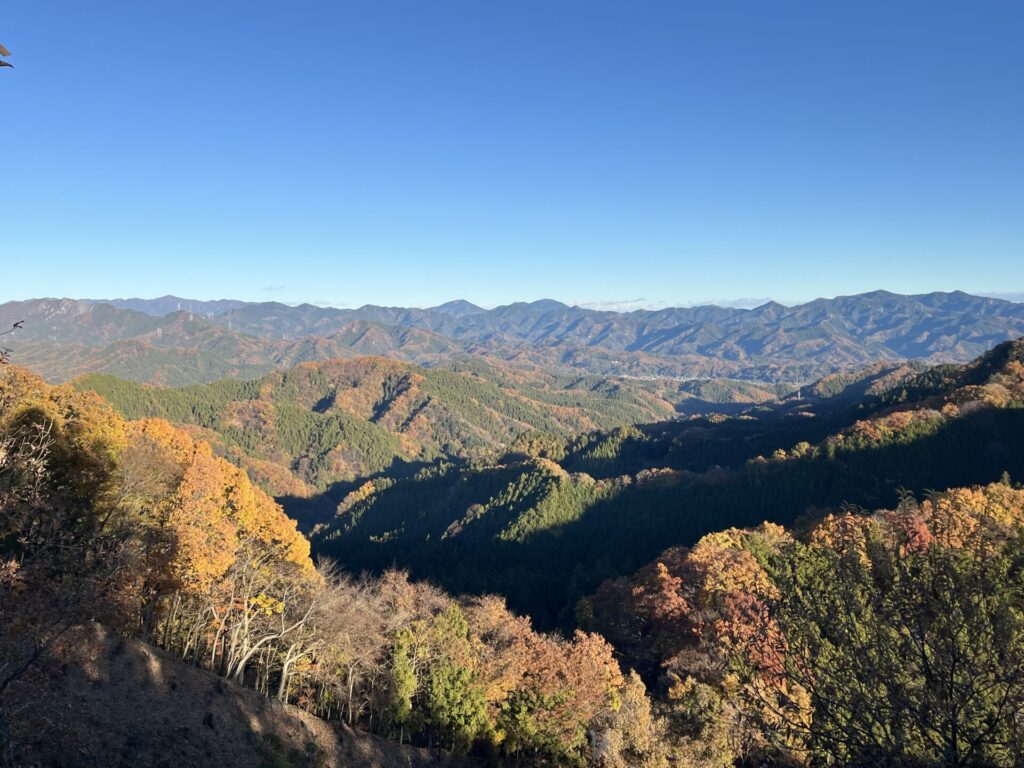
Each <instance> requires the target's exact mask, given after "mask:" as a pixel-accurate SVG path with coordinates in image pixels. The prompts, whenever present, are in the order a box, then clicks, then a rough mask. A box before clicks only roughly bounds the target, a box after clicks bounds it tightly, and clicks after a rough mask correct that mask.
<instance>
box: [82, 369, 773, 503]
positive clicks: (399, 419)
mask: <svg viewBox="0 0 1024 768" xmlns="http://www.w3.org/2000/svg"><path fill="white" fill-rule="evenodd" d="M76 386H77V387H78V388H79V389H83V390H92V391H95V392H97V393H99V394H101V395H103V396H104V397H105V398H106V399H107V400H108V401H109V402H111V403H112V404H113V405H114V406H115V407H116V408H117V409H118V410H119V411H120V412H121V413H122V414H123V415H125V416H126V417H128V418H133V419H137V418H144V417H154V416H157V417H162V418H167V419H170V420H171V421H174V422H176V423H179V424H184V425H189V426H190V427H192V428H193V429H194V431H195V434H197V435H199V436H201V437H203V438H204V439H206V440H209V441H210V442H212V443H213V444H214V445H216V446H217V447H218V450H219V451H220V452H221V453H222V454H224V455H226V456H228V457H229V458H231V459H232V461H234V462H235V463H237V464H239V465H240V466H243V467H245V468H246V469H247V470H248V471H249V472H250V474H251V475H252V476H253V477H254V478H256V479H257V481H258V482H260V483H261V484H262V485H263V486H264V487H265V488H266V489H267V490H269V491H270V492H271V493H273V494H274V495H276V496H279V497H300V498H302V497H310V496H314V495H315V494H316V493H318V492H323V491H327V490H330V489H331V487H332V486H336V485H340V486H342V487H341V488H335V489H334V491H332V493H335V494H336V493H338V492H341V493H342V495H343V494H344V492H347V490H350V488H349V489H345V488H344V484H346V483H351V482H352V481H355V480H357V479H359V478H366V477H370V476H375V475H379V474H381V473H383V472H385V471H387V472H390V473H392V474H401V473H402V472H408V473H411V472H414V471H416V470H417V469H418V468H420V467H421V466H424V465H425V464H429V463H432V462H435V461H437V460H439V459H442V458H447V459H458V460H468V459H472V458H473V457H484V456H488V455H494V454H496V453H497V452H500V451H502V450H504V448H505V447H506V446H508V445H509V444H510V443H512V442H513V440H515V439H516V438H517V437H518V436H519V435H521V434H522V433H525V432H542V433H545V434H554V435H562V436H568V435H572V434H576V433H579V432H583V431H588V430H593V429H602V428H611V427H613V426H618V425H623V424H634V423H641V422H647V421H652V420H660V419H666V418H669V417H671V416H672V414H673V413H674V412H675V410H674V405H673V403H672V402H670V401H669V400H667V399H665V398H672V400H674V401H676V402H678V403H691V402H693V403H704V402H705V401H703V400H702V399H700V398H698V397H696V396H695V395H693V394H692V393H690V392H687V391H685V390H684V387H683V386H682V385H672V386H670V387H667V388H666V387H665V386H662V385H659V384H657V383H653V382H630V381H614V380H603V379H598V378H579V377H576V378H572V379H565V378H559V377H553V376H541V375H539V374H527V373H525V372H521V371H518V370H516V369H506V368H499V367H495V366H491V365H487V364H484V363H482V362H476V363H475V364H473V365H472V366H462V367H459V368H457V369H455V370H447V369H441V368H433V369H427V368H418V367H416V366H412V365H408V364H405V363H399V362H395V361H391V360H386V359H383V358H360V359H356V360H335V361H329V362H324V363H307V364H303V365H301V366H298V367H296V368H293V369H290V370H288V371H285V372H282V373H271V374H268V375H266V376H264V377H262V378H260V379H256V380H252V381H241V380H227V381H222V382H216V383H213V384H207V385H196V386H192V387H187V388H183V389H162V388H155V387H147V386H142V385H139V384H135V383H133V382H128V381H124V380H121V379H117V378H114V377H111V376H105V375H99V374H94V375H91V376H86V377H84V378H82V379H80V380H78V381H77V382H76ZM717 394H721V395H722V396H727V397H728V396H731V397H733V398H736V399H742V398H744V397H747V398H756V399H760V398H764V397H768V396H769V395H768V393H766V392H759V391H756V390H754V391H751V388H750V387H742V386H737V387H731V386H725V387H723V389H722V391H721V392H720V393H717ZM340 498H341V497H340V496H338V497H337V499H336V500H335V501H334V502H333V504H331V505H330V510H333V507H334V506H335V505H336V504H337V501H338V500H340ZM289 506H290V504H289ZM294 514H297V515H299V516H302V515H304V514H306V513H304V512H294Z"/></svg>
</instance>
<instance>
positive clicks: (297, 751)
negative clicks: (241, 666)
mask: <svg viewBox="0 0 1024 768" xmlns="http://www.w3.org/2000/svg"><path fill="white" fill-rule="evenodd" d="M18 710H20V711H18ZM9 711H11V712H17V714H16V715H15V716H14V717H12V731H13V735H14V738H15V741H16V744H17V745H18V764H19V765H26V766H34V765H39V766H69V767H70V766H75V767H76V768H79V767H81V768H86V767H90V768H91V767H92V766H96V768H99V766H103V768H107V767H110V768H114V767H115V766H124V767H125V768H128V766H131V768H150V767H151V766H152V767H153V768H157V767H160V768H189V767H190V766H246V767H249V766H252V768H288V767H290V766H294V767H295V768H298V767H299V766H310V767H313V766H315V767H316V768H401V767H406V766H407V767H408V768H428V767H429V768H435V767H440V766H445V765H450V763H448V762H447V761H445V760H443V759H442V758H439V757H436V756H434V755H432V754H430V753H428V752H427V751H425V750H415V749H410V748H404V747H399V746H398V745H397V744H394V743H392V742H389V741H387V740H384V739H380V738H378V737H375V736H371V735H368V734H364V733H358V732H355V731H352V730H350V729H348V728H346V727H344V726H340V725H338V724H334V723H327V722H326V721H323V720H320V719H319V718H316V717H314V716H312V715H310V714H309V713H307V712H304V711H302V710H300V709H298V708H296V707H292V706H288V705H284V704H280V703H278V702H274V701H271V700H269V699H266V698H264V697H263V696H260V695H259V694H257V693H255V692H253V691H250V690H248V689H245V688H240V687H238V686H235V685H232V684H230V683H227V682H226V681H224V680H223V679H221V678H219V677H217V676H215V675H212V674H210V673H208V672H205V671H203V670H200V669H196V668H194V667H191V666H189V665H187V664H184V663H183V662H181V661H180V660H178V659H176V658H175V657H173V656H170V655H168V654H166V653H164V652H162V651H160V650H158V649H156V648H153V647H152V646H149V645H147V644H145V643H142V642H139V641H135V640H122V639H121V638H119V637H118V636H116V635H114V634H113V633H110V632H108V631H107V630H105V629H104V628H103V627H100V626H98V625H93V626H91V627H89V628H87V629H85V630H82V631H81V632H79V633H78V634H77V635H76V636H75V637H73V638H69V639H68V640H67V641H66V642H64V643H63V644H62V646H61V647H60V648H57V649H56V650H55V651H54V653H53V654H52V655H51V657H50V658H48V659H46V660H45V661H44V662H42V663H41V664H40V665H39V667H37V668H36V669H35V670H34V671H33V672H32V673H31V674H30V675H28V676H26V677H25V678H23V679H22V680H21V681H19V682H18V683H17V685H16V687H15V688H14V690H13V691H12V695H11V697H10V700H9Z"/></svg>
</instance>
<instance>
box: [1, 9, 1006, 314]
mask: <svg viewBox="0 0 1024 768" xmlns="http://www.w3.org/2000/svg"><path fill="white" fill-rule="evenodd" d="M0 42H2V43H3V44H4V45H6V46H7V47H8V48H9V49H10V50H11V52H12V54H13V56H12V58H11V61H12V62H13V63H14V64H15V67H16V68H15V69H13V70H12V69H0V117H2V123H0V125H2V129H0V173H2V184H0V249H2V252H3V254H4V262H3V276H4V279H3V280H2V282H0V300H7V299H13V298H27V297H32V296H40V295H51V296H53V295H70V296H77V297H86V296H88V297H114V296H127V295H133V296H155V295H158V294H163V293H168V292H173V293H178V294H184V295H187V296H190V297H195V298H205V299H208V298H219V297H228V296H230V297H235V298H244V299H253V300H264V299H275V300H281V301H291V302H294V301H303V300H306V301H312V302H319V303H334V304H340V305H359V304H363V303H380V304H396V305H397V304H401V305H429V304H434V303H438V302H441V301H444V300H447V299H451V298H455V297H465V298H467V299H470V300H472V301H476V302H478V303H480V304H485V305H493V304H498V303H505V302H509V301H514V300H528V299H535V298H540V297H547V296H550V297H553V298H558V299H562V300H565V301H571V302H585V301H592V302H630V301H634V300H642V301H643V303H652V304H653V303H674V304H677V303H685V302H695V301H702V300H710V299H723V298H743V297H763V296H772V297H775V298H779V299H783V300H794V299H806V298H813V297H815V296H831V295H836V294H840V293H853V292H859V291H864V290H871V289H874V288H879V287H883V288H887V289H890V290H894V291H901V292H919V291H930V290H951V289H955V288H960V289H964V290H968V291H974V292H984V291H1024V3H1022V2H1020V1H1019V0H1007V1H1005V2H987V1H985V0H980V1H979V2H963V1H960V2H941V1H936V0H928V1H926V2H903V1H902V0H901V1H900V2H893V1H892V0H886V1H885V2H842V3H841V2H822V0H813V1H812V2H787V1H785V0H773V1H772V2H765V1H763V0H749V2H730V1H729V0H706V2H686V1H685V0H671V1H670V2H644V1H643V0H621V2H615V3H610V2H600V1H597V0H464V1H458V2H455V1H449V0H418V1H417V2H392V1H390V0H364V1H363V2H342V1H341V0H318V1H317V2H313V1H312V0H292V2H288V3H282V2H275V3H269V2H260V1H258V0H256V1H254V0H248V1H247V2H236V1H235V0H202V1H199V0H174V1H173V2H169V1H165V0H145V2H140V0H117V1H114V0H111V1H108V2H91V3H89V2H82V0H73V1H70V0H63V1H58V2H48V1H47V0H4V2H3V4H2V6H0Z"/></svg>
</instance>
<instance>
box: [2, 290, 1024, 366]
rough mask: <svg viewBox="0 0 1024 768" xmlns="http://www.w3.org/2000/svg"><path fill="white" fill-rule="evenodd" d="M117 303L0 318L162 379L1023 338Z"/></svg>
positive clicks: (685, 317)
mask: <svg viewBox="0 0 1024 768" xmlns="http://www.w3.org/2000/svg"><path fill="white" fill-rule="evenodd" d="M116 303H117V304H119V305H120V307H118V306H113V305H112V304H109V303H107V304H104V303H98V302H95V301H74V300H69V299H36V300H32V301H24V302H8V303H7V304H3V305H0V325H5V326H7V325H9V324H12V323H14V322H16V321H24V327H23V328H22V329H21V330H20V331H19V332H18V333H16V334H14V335H13V336H11V337H9V338H8V341H7V343H8V344H9V345H10V346H11V347H12V348H13V353H14V356H15V359H17V360H18V362H20V363H23V364H26V365H29V366H32V367H34V368H36V369H37V370H39V371H40V372H41V373H43V374H44V375H45V376H47V377H48V378H50V379H51V380H67V379H69V378H72V377H74V376H76V375H81V374H83V373H89V372H96V371H101V372H106V373H112V374H114V375H119V376H122V377H126V378H131V379H134V380H137V381H147V382H150V383H162V384H169V385H186V384H192V383H197V382H205V381H212V380H215V379H217V378H223V377H226V376H256V375H260V374H262V373H266V372H268V371H270V370H274V369H280V368H284V367H289V366H293V365H296V364H298V363H301V362H306V361H314V360H325V359H332V358H338V357H354V356H358V355H368V354H373V355H384V356H387V357H391V358H394V359H400V360H404V361H407V362H414V363H417V364H421V365H436V364H439V363H450V362H451V361H453V360H466V359H471V358H480V357H482V358H485V359H490V360H495V361H502V362H505V363H508V364H511V365H515V366H517V367H521V368H534V369H541V370H545V371H548V372H557V373H561V374H566V375H568V374H571V373H574V372H575V373H580V372H584V373H591V374H598V375H619V376H622V375H628V376H635V377H680V378H737V379H745V380H753V381H761V382H795V383H799V382H806V381H812V380H814V379H817V378H821V377H822V376H826V375H829V374H831V373H835V372H837V371H846V370H854V369H857V368H862V367H864V366H867V365H871V364H874V363H878V362H881V361H901V360H910V359H918V360H925V361H928V362H930V363H940V362H966V361H967V360H970V359H971V358H973V357H975V356H977V355H979V354H981V353H982V352H984V351H985V350H986V349H988V348H990V347H992V346H994V345H995V344H997V343H1000V342H1002V341H1006V340H1009V339H1012V338H1016V337H1018V336H1020V335H1022V334H1024V304H1016V303H1012V302H1008V301H1002V300H999V299H992V298H983V297H978V296H970V295H968V294H965V293H961V292H953V293H932V294H924V295H919V296H901V295H898V294H892V293H887V292H884V291H875V292H873V293H867V294H862V295H859V296H840V297H837V298H834V299H818V300H815V301H812V302H808V303H807V304H803V305H799V306H794V307H784V306H782V305H781V304H777V303H769V304H765V305H763V306H761V307H757V308H755V309H749V310H747V309H733V308H723V307H715V306H704V307H685V308H670V309H663V310H657V311H650V310H638V311H635V312H628V313H616V312H607V311H598V310H592V309H586V308H582V307H570V306H567V305H565V304H562V303H560V302H556V301H550V300H546V301H536V302H532V303H517V304H510V305H507V306H502V307H497V308H495V309H491V310H483V309H481V308H479V307H476V306H474V305H472V304H469V303H468V302H449V303H448V304H444V305H441V306H439V307H434V308H431V309H416V308H402V307H376V306H365V307H360V308H358V309H336V308H331V307H316V306H312V305H309V304H303V305H299V306H294V307H293V306H288V305H285V304H280V303H276V302H265V303H244V302H233V301H230V300H223V301H218V302H207V303H203V302H190V301H188V300H179V299H178V298H177V297H164V298H162V299H154V300H152V301H146V300H123V301H122V300H118V301H117V302H116ZM179 303H180V304H181V305H182V307H183V309H182V310H181V311H177V309H176V308H177V306H178V304H179ZM188 306H192V307H194V310H193V311H191V312H189V311H186V310H187V307H188ZM121 307H123V308H121ZM172 307H173V308H174V311H171V312H170V313H168V314H163V315H160V312H161V311H162V310H163V309H165V308H172ZM196 307H198V308H196ZM136 310H141V311H136Z"/></svg>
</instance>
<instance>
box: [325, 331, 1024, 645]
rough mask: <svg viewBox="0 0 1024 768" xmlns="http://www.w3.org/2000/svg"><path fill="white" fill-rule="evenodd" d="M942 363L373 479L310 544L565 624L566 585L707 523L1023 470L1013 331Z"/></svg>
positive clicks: (1018, 362)
mask: <svg viewBox="0 0 1024 768" xmlns="http://www.w3.org/2000/svg"><path fill="white" fill-rule="evenodd" d="M951 370H952V371H956V372H959V378H958V377H957V376H956V375H953V376H952V381H953V382H954V384H953V385H952V386H949V387H945V388H942V387H935V386H932V385H931V383H932V382H933V381H934V379H935V377H936V375H937V372H936V371H926V372H924V373H921V374H914V373H913V372H912V371H904V372H902V373H898V374H897V375H895V377H894V378H890V379H889V381H888V382H886V383H883V384H880V388H881V390H882V392H881V394H880V395H879V396H869V397H868V398H867V399H866V400H864V401H862V402H860V403H856V404H853V405H851V404H850V403H849V402H848V401H846V400H844V399H843V398H842V396H841V395H842V390H841V389H840V391H839V392H838V394H835V395H833V398H834V399H833V398H828V399H824V400H823V401H822V402H821V403H820V404H819V406H817V407H814V406H813V404H809V403H807V402H803V401H796V400H794V401H792V402H784V403H782V404H781V405H779V406H776V407H774V408H767V409H764V408H762V409H753V410H750V411H747V412H745V413H742V414H740V415H738V416H736V417H733V418H727V419H726V418H723V417H710V418H696V419H692V420H690V421H687V422H682V423H678V424H665V425H651V426H649V427H644V428H633V429H618V430H613V431H611V432H608V433H597V434H592V435H583V436H581V437H580V438H578V439H577V440H573V441H567V442H566V443H565V444H562V445H561V446H559V445H555V446H551V445H550V444H548V445H545V446H542V447H541V450H540V451H538V452H537V453H535V455H536V456H539V458H530V459H527V460H523V458H522V457H521V456H519V457H517V456H509V457H507V458H506V459H505V460H503V461H501V462H499V463H496V464H493V465H490V466H474V467H466V468H439V469H437V470H434V471H432V472H429V473H428V472H424V473H420V474H419V475H418V476H417V477H415V478H411V479H401V478H383V479H379V480H374V481H373V482H372V483H369V484H367V485H365V486H364V487H362V488H360V489H359V490H358V492H354V493H352V494H350V496H349V497H348V498H346V499H345V500H344V501H343V502H342V503H341V504H340V505H339V506H338V511H337V516H336V518H335V519H334V520H333V521H331V522H330V523H328V524H325V525H323V526H321V527H320V528H319V529H318V531H317V532H316V534H315V536H314V538H313V543H314V548H315V549H316V550H317V551H318V552H319V553H320V554H327V555H330V556H332V557H336V558H338V559H339V560H340V561H341V562H344V563H345V564H346V566H347V567H351V568H353V569H354V570H358V569H360V568H369V569H380V568H383V567H386V566H389V565H392V564H394V563H397V564H399V565H400V566H402V567H407V568H410V569H411V571H412V573H413V574H415V575H417V576H419V577H429V578H432V579H435V580H437V581H439V582H440V583H442V584H444V585H445V586H447V587H449V588H451V589H455V590H458V591H467V592H476V591H493V592H498V593H501V594H503V595H506V596H507V597H508V599H509V602H510V605H512V606H513V607H515V608H516V609H519V610H524V611H527V612H529V613H530V614H531V615H532V616H534V618H535V619H537V620H538V621H539V622H540V623H541V624H546V625H551V624H553V623H557V622H559V621H561V622H562V623H564V624H567V625H570V624H571V623H572V617H571V613H570V611H571V607H572V606H573V605H574V604H575V602H576V599H578V598H579V597H580V596H582V595H583V594H584V593H585V592H586V591H588V590H592V589H593V588H595V587H596V586H597V584H599V583H600V582H601V581H602V580H603V579H605V578H608V577H611V576H616V575H622V574H624V573H628V572H630V571H631V570H633V569H635V568H637V567H639V566H640V565H642V564H643V563H644V562H647V561H649V560H650V559H651V558H653V557H654V556H655V555H656V554H657V553H658V552H660V551H662V550H663V549H664V548H665V547H666V546H669V545H672V544H680V545H686V544H689V543H692V542H694V541H696V540H697V539H698V538H700V536H702V535H703V534H705V533H707V532H709V531H713V530H718V529H721V528H725V527H729V526H737V527H742V526H749V525H756V524H758V523H760V522H762V521H763V520H769V521H773V522H778V523H783V524H785V523H790V522H792V521H794V520H796V519H798V518H799V517H801V516H802V515H805V514H814V510H820V509H827V508H830V507H836V506H838V505H840V504H842V503H843V502H852V503H856V504H862V505H865V506H874V507H882V506H890V505H892V504H895V503H896V501H897V500H898V494H899V489H900V488H906V489H910V490H912V491H915V492H917V493H923V492H925V491H927V490H930V489H942V488H947V487H951V486H965V485H972V484H979V483H988V482H992V481H995V480H998V479H999V477H1000V476H1001V474H1002V473H1003V472H1009V473H1010V474H1011V475H1013V476H1017V477H1020V476H1024V443H1022V441H1021V439H1020V435H1021V434H1024V341H1018V342H1013V343H1007V344H1003V345H1000V346H999V347H997V348H996V349H995V350H993V351H992V352H991V353H989V354H988V355H986V356H985V357H983V358H981V359H980V360H978V361H976V362H975V363H973V364H971V365H969V366H964V367H962V368H956V369H948V368H943V369H940V370H939V372H938V373H940V374H941V376H942V377H944V380H945V378H949V377H950V375H951V374H950V371H951ZM889 375H890V376H891V375H892V374H889ZM876 378H877V377H876ZM885 378H886V375H882V376H881V379H882V380H884V379H885ZM849 386H856V385H853V384H851V385H849ZM869 388H870V387H869ZM915 393H917V394H915ZM816 397H818V396H817V395H816ZM552 459H554V460H552ZM556 462H557V463H556Z"/></svg>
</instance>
